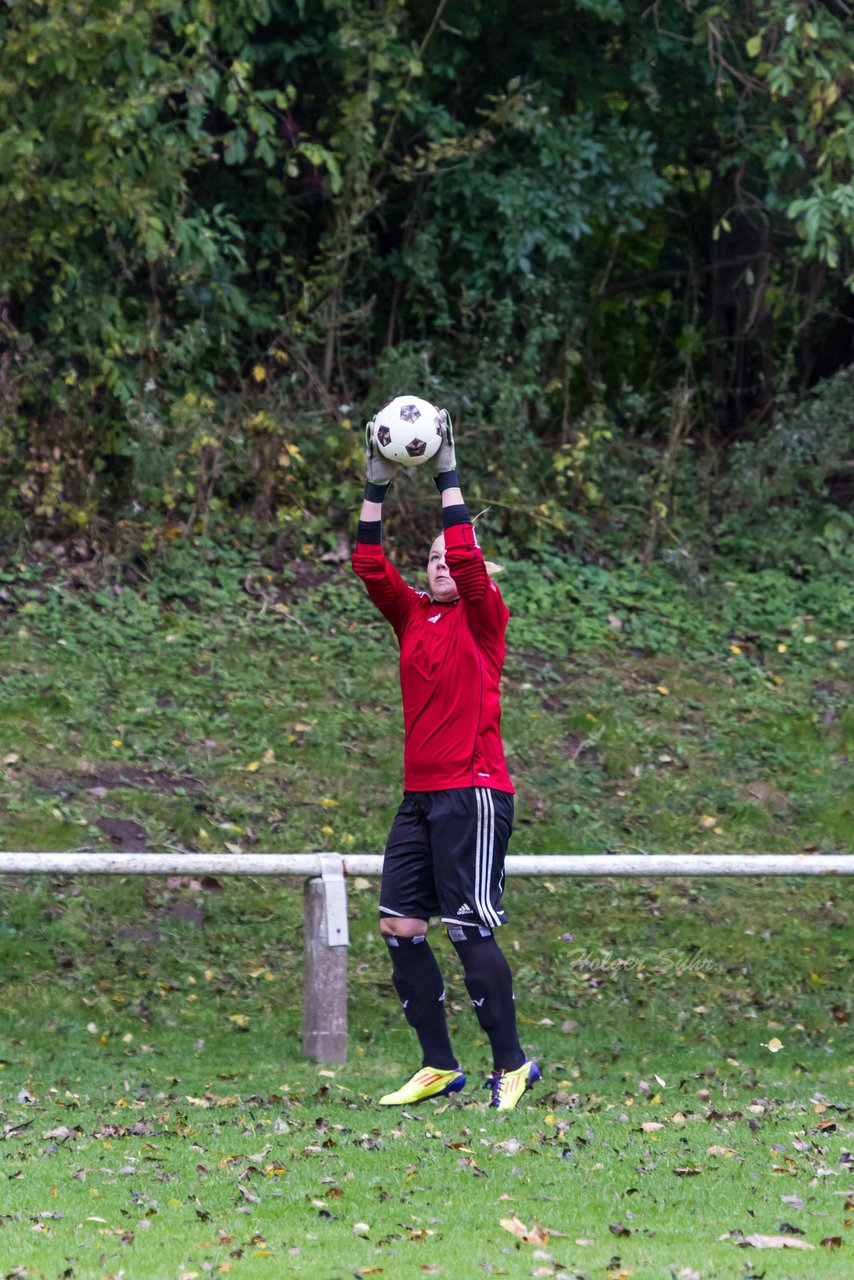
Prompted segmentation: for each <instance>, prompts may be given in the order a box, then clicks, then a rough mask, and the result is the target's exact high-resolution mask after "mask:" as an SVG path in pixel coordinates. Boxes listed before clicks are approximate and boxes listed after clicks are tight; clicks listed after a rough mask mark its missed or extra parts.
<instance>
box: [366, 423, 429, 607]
mask: <svg viewBox="0 0 854 1280" xmlns="http://www.w3.org/2000/svg"><path fill="white" fill-rule="evenodd" d="M397 469H398V464H397V463H396V462H391V461H390V460H389V459H388V458H385V457H384V456H383V455H382V454H381V453H380V451H379V448H378V446H377V442H376V436H375V426H374V420H373V418H372V419H371V421H370V422H369V423H368V425H367V426H366V428H365V472H366V477H367V478H366V480H365V495H364V498H363V500H362V506H361V510H360V512H359V526H358V530H357V532H356V550H355V551H354V552H353V569H354V571H355V572H356V574H357V575H358V576H359V577H360V578H361V579H362V581H363V582H364V584H365V589H366V591H367V593H368V595H369V596H370V598H371V600H372V601H373V603H374V604H375V605H376V606H377V608H378V609H379V611H380V612H381V613H382V615H383V617H384V618H386V619H387V620H388V621H389V622H390V623H391V625H392V626H393V627H394V629H395V631H398V632H399V631H400V629H401V628H402V626H403V623H404V621H405V619H406V614H407V612H408V610H409V607H410V605H411V603H412V600H413V599H414V598H415V597H416V596H417V592H415V591H413V589H412V588H411V587H408V586H407V585H406V584H405V582H404V581H403V579H402V578H401V576H400V574H399V573H398V572H397V570H396V569H395V567H394V565H391V564H389V562H388V561H387V560H386V558H385V554H384V552H383V547H382V519H383V501H384V499H385V497H386V494H387V493H388V491H389V488H390V486H391V482H392V480H393V479H394V477H395V475H396V474H397Z"/></svg>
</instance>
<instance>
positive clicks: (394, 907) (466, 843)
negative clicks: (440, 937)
mask: <svg viewBox="0 0 854 1280" xmlns="http://www.w3.org/2000/svg"><path fill="white" fill-rule="evenodd" d="M512 829H513V796H512V794H511V793H510V792H508V791H494V790H492V788H490V787H461V788H459V789H454V790H450V791H404V793H403V802H402V804H401V806H400V808H399V809H398V811H397V814H396V816H395V819H394V822H393V823H392V827H391V831H390V832H389V837H388V841H387V843H386V849H385V860H384V862H383V878H382V885H381V888H380V915H381V916H404V917H409V918H413V919H416V920H429V919H430V917H431V916H439V917H440V918H441V919H442V921H443V922H444V923H445V924H458V925H459V924H461V925H485V926H486V927H487V928H489V929H496V928H498V926H499V925H502V924H506V923H507V915H506V913H505V912H504V911H503V910H502V907H501V895H502V893H503V891H504V855H505V854H506V852H507V843H508V841H509V839H510V832H511V831H512Z"/></svg>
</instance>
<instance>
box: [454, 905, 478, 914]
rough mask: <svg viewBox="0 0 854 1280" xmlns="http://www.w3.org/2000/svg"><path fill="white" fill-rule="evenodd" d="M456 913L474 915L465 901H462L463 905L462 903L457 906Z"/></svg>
mask: <svg viewBox="0 0 854 1280" xmlns="http://www.w3.org/2000/svg"><path fill="white" fill-rule="evenodd" d="M457 915H458V916H473V915H474V912H473V911H472V909H471V907H470V906H469V904H468V903H467V902H464V903H463V905H462V906H461V907H459V908H458V910H457Z"/></svg>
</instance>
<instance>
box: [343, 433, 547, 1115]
mask: <svg viewBox="0 0 854 1280" xmlns="http://www.w3.org/2000/svg"><path fill="white" fill-rule="evenodd" d="M441 417H442V422H443V430H442V444H441V447H440V449H439V451H438V453H437V454H436V456H435V457H434V458H433V459H432V466H433V469H434V472H435V483H436V487H437V489H438V490H439V493H440V495H441V499H442V516H443V525H444V533H443V534H441V535H440V536H439V537H438V538H437V539H436V540H435V542H434V543H433V545H432V547H431V548H430V555H429V560H428V563H427V581H428V584H429V588H430V593H429V595H428V594H425V593H424V592H421V591H416V590H414V589H413V588H412V587H408V586H406V585H405V583H404V582H403V580H402V578H401V577H400V574H399V573H398V572H397V570H396V569H395V568H394V566H393V565H391V564H389V562H388V561H387V560H386V558H385V556H384V554H383V550H382V504H383V499H384V498H385V496H386V494H387V492H388V489H389V485H390V484H391V482H392V480H393V479H394V477H395V474H396V472H397V469H398V465H399V464H398V463H395V462H391V461H389V460H388V459H387V458H385V457H384V456H383V455H382V453H381V452H380V450H379V447H378V445H377V440H376V434H375V433H376V427H375V423H374V421H373V420H372V421H371V422H369V423H368V426H367V429H366V441H367V457H366V464H367V483H366V485H365V498H364V502H363V504H362V509H361V513H360V519H359V527H358V534H357V540H356V550H355V553H354V555H353V568H354V569H355V571H356V573H357V574H358V576H359V577H360V578H361V579H362V581H363V582H364V584H365V587H366V589H367V592H368V595H369V596H370V598H371V600H372V601H373V603H374V604H375V605H376V607H377V608H378V609H379V611H380V612H381V613H382V615H383V617H384V618H386V620H387V621H388V622H390V623H391V625H392V627H393V628H394V632H395V635H396V636H397V640H398V643H399V645H400V683H401V692H402V695H403V716H404V726H405V735H406V736H405V747H404V793H403V802H402V803H401V805H400V808H399V809H398V811H397V814H396V816H395V819H394V822H393V824H392V828H391V832H390V834H389V837H388V842H387V844H386V849H385V860H384V863H383V875H382V886H381V889H380V908H379V910H380V930H381V932H382V935H383V938H384V939H385V942H386V944H387V946H388V949H389V955H390V957H391V963H392V978H393V981H394V985H395V989H396V991H397V993H398V996H399V997H400V1001H401V1004H402V1006H403V1010H404V1013H405V1015H406V1018H407V1021H408V1022H409V1024H410V1026H412V1027H413V1028H414V1030H415V1032H416V1034H417V1036H418V1039H419V1042H420V1045H421V1055H422V1058H421V1062H422V1065H421V1067H420V1069H419V1070H418V1071H416V1072H415V1074H414V1075H413V1076H411V1077H410V1078H409V1079H408V1080H407V1081H406V1082H405V1083H404V1084H403V1085H402V1086H401V1087H400V1088H399V1089H397V1090H396V1091H395V1092H394V1093H388V1094H386V1095H385V1097H383V1098H380V1103H381V1104H382V1105H384V1106H403V1105H408V1104H412V1103H414V1102H420V1101H422V1100H423V1099H425V1098H435V1097H440V1096H441V1095H443V1094H449V1093H456V1092H458V1091H459V1090H460V1089H462V1088H463V1086H464V1085H465V1083H466V1078H465V1076H464V1074H463V1072H462V1071H461V1070H460V1064H459V1063H458V1061H457V1059H456V1057H455V1055H454V1051H453V1049H452V1048H451V1041H450V1038H449V1035H448V1026H447V1020H446V1017H445V1006H444V999H445V990H444V984H443V981H442V975H441V973H440V970H439V965H438V963H437V961H436V957H435V955H434V954H433V951H432V950H431V948H430V944H429V942H428V941H427V927H428V921H429V920H430V918H431V917H435V916H438V917H439V918H440V919H441V921H442V923H443V924H444V925H445V926H446V928H447V931H448V937H449V938H450V940H451V943H452V944H453V946H454V949H455V950H456V952H457V955H458V956H459V958H460V962H461V964H462V967H463V973H464V975H465V983H466V988H467V990H468V993H469V995H470V997H471V1001H472V1004H473V1006H474V1010H475V1013H476V1015H477V1019H478V1022H479V1023H480V1025H481V1027H482V1028H483V1030H484V1031H485V1032H486V1035H487V1036H488V1038H489V1043H490V1046H491V1048H492V1058H493V1071H492V1076H491V1079H490V1080H488V1081H487V1084H488V1085H489V1087H490V1089H491V1094H490V1105H491V1106H493V1107H496V1108H497V1109H498V1110H499V1111H510V1110H512V1109H513V1108H514V1107H515V1106H516V1104H517V1102H518V1101H519V1099H520V1098H521V1097H522V1095H523V1093H524V1092H525V1090H526V1089H528V1088H529V1087H530V1086H531V1085H532V1084H533V1083H534V1081H536V1080H538V1079H539V1077H540V1070H539V1067H538V1066H537V1064H536V1063H535V1062H531V1061H529V1060H528V1059H527V1058H526V1057H525V1053H524V1051H523V1049H522V1047H521V1045H520V1043H519V1035H518V1032H517V1029H516V1011H515V1005H514V996H513V980H512V976H511V973H510V966H509V965H508V963H507V960H506V959H505V957H504V954H503V952H502V951H501V949H500V947H499V946H498V943H497V941H496V939H495V933H494V931H495V930H496V929H497V928H499V927H500V926H501V925H502V924H505V923H506V921H507V916H506V913H505V912H504V910H503V908H502V906H501V895H502V891H503V888H504V857H505V853H506V851H507V843H508V840H509V839H510V832H511V829H512V825H513V784H512V782H511V781H510V775H509V774H508V772H507V765H506V763H505V760H504V748H503V746H502V742H501V731H500V717H501V709H500V702H499V681H500V678H501V670H502V667H503V664H504V636H505V632H506V630H507V621H508V618H509V616H510V613H509V610H508V608H507V606H506V604H505V603H504V601H503V600H502V598H501V593H500V591H499V590H498V587H497V586H496V584H495V583H494V582H492V581H491V580H490V577H489V574H488V572H487V568H486V565H485V564H484V560H483V556H482V554H481V552H480V548H479V547H478V545H477V540H476V538H475V534H474V529H473V527H472V523H471V520H470V519H469V513H468V510H467V509H466V506H465V503H464V502H463V495H462V492H461V490H460V484H459V479H458V477H457V471H456V455H455V451H454V437H453V431H452V428H451V422H450V419H449V418H448V415H447V413H446V412H445V411H444V410H442V411H441Z"/></svg>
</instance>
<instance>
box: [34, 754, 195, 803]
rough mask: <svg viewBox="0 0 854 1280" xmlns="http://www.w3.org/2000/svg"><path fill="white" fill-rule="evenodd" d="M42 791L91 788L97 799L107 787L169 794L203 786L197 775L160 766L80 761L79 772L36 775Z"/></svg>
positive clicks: (69, 791)
mask: <svg viewBox="0 0 854 1280" xmlns="http://www.w3.org/2000/svg"><path fill="white" fill-rule="evenodd" d="M32 780H33V782H34V784H35V785H36V786H37V787H38V788H39V789H40V790H41V791H48V792H51V793H64V794H72V793H73V792H75V791H88V792H89V793H90V795H93V796H95V798H96V799H102V798H103V797H104V796H105V795H106V794H107V792H108V791H136V790H146V789H151V790H153V791H160V792H163V793H166V794H170V795H171V794H173V793H174V792H176V791H201V790H203V787H202V784H201V782H199V780H198V778H191V777H189V776H181V775H178V776H177V777H176V776H175V775H174V774H171V773H164V772H163V771H162V770H159V769H142V768H140V767H139V766H138V765H130V764H116V765H112V764H96V763H90V762H88V761H81V762H80V764H79V765H78V769H77V772H76V773H56V774H53V775H52V776H51V777H38V776H34V777H33V779H32Z"/></svg>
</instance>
